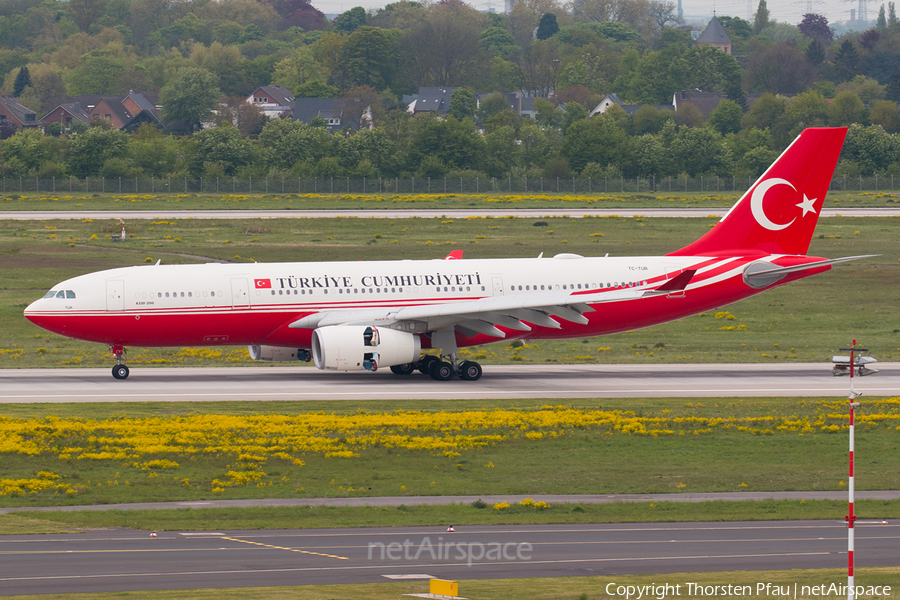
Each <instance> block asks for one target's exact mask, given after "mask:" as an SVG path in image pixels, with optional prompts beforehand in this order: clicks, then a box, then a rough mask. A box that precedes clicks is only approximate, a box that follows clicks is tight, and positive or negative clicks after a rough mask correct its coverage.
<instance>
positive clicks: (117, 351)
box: [109, 344, 129, 379]
mask: <svg viewBox="0 0 900 600" xmlns="http://www.w3.org/2000/svg"><path fill="white" fill-rule="evenodd" d="M109 352H110V354H112V355H113V356H115V357H116V365H115V366H114V367H113V368H112V376H113V377H115V378H116V379H128V374H129V370H128V367H127V366H126V365H125V354H127V353H128V351H127V350H125V346H123V345H121V344H111V345H110V346H109Z"/></svg>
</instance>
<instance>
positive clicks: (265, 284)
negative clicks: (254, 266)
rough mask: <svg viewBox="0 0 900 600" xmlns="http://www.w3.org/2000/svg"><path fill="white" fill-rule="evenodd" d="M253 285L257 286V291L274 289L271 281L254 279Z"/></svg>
mask: <svg viewBox="0 0 900 600" xmlns="http://www.w3.org/2000/svg"><path fill="white" fill-rule="evenodd" d="M253 284H254V285H255V286H256V289H258V290H261V289H269V288H271V287H272V280H271V279H254V280H253Z"/></svg>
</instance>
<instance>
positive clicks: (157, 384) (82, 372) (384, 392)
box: [0, 363, 900, 403]
mask: <svg viewBox="0 0 900 600" xmlns="http://www.w3.org/2000/svg"><path fill="white" fill-rule="evenodd" d="M876 367H877V368H878V369H879V372H878V373H877V374H875V375H872V376H870V377H866V378H864V379H858V380H857V383H856V389H857V390H860V391H862V392H863V393H864V394H866V395H867V396H900V363H878V364H877V365H876ZM848 390H849V381H848V379H847V378H845V377H833V376H832V375H831V364H830V363H778V364H684V365H681V364H665V365H596V364H584V365H486V366H485V367H484V376H483V377H482V378H481V379H480V380H478V381H461V380H458V379H454V380H452V381H447V382H438V381H434V380H432V379H431V378H429V377H426V376H424V375H420V374H419V373H414V374H413V375H410V376H406V377H403V376H397V375H393V374H392V373H391V372H390V371H389V370H387V369H384V370H382V371H379V372H377V373H368V372H360V373H334V372H323V371H319V370H317V369H315V368H313V367H280V366H279V367H182V368H171V367H166V368H151V367H142V366H140V365H131V376H130V377H129V378H128V379H127V380H125V381H121V380H116V379H113V377H112V375H111V374H110V371H109V369H21V370H12V369H5V370H2V371H0V403H13V402H22V403H38V402H67V403H72V402H121V401H129V402H153V401H168V402H172V401H176V402H178V401H194V402H198V401H200V402H202V401H213V400H241V401H248V400H294V401H296V400H357V401H365V400H418V399H421V398H430V399H437V400H461V399H508V398H664V397H679V398H694V397H696V398H706V397H778V396H807V397H808V396H834V397H838V398H840V397H846V395H847V392H848Z"/></svg>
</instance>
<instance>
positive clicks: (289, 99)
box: [247, 85, 294, 119]
mask: <svg viewBox="0 0 900 600" xmlns="http://www.w3.org/2000/svg"><path fill="white" fill-rule="evenodd" d="M247 102H248V103H249V104H253V105H254V106H258V107H259V108H260V109H261V110H262V113H263V115H265V116H267V117H269V118H270V119H278V118H281V117H284V116H291V114H292V113H293V111H294V94H292V93H291V91H290V90H289V89H287V88H286V87H284V86H283V85H263V86H260V87H258V88H256V90H255V91H254V92H253V93H252V94H250V96H249V97H248V98H247Z"/></svg>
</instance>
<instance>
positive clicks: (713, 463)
mask: <svg viewBox="0 0 900 600" xmlns="http://www.w3.org/2000/svg"><path fill="white" fill-rule="evenodd" d="M555 402H558V401H555ZM485 404H490V406H489V407H488V408H485V407H484V405H485ZM0 415H3V416H2V417H0V469H2V473H3V477H2V479H0V506H9V507H11V506H16V507H18V506H21V507H28V506H41V505H78V504H106V503H117V502H146V501H171V500H202V499H210V498H225V499H229V498H231V499H240V498H312V497H367V496H404V495H408V496H419V495H459V494H467V495H469V494H470V495H479V494H524V495H533V496H535V497H536V498H537V499H539V496H540V495H541V494H571V493H587V494H605V493H650V492H654V493H665V492H672V493H677V492H711V491H754V490H842V489H846V452H847V450H846V447H847V438H846V435H845V434H846V429H845V427H846V420H847V417H846V410H845V401H844V400H843V399H840V398H839V399H789V398H776V399H731V400H718V401H716V400H704V401H692V400H689V399H627V400H602V401H601V400H577V401H570V402H569V403H568V404H565V405H559V404H557V405H542V404H540V403H539V402H538V403H535V402H534V401H499V402H490V403H488V402H486V401H483V400H472V401H454V402H453V403H452V406H450V405H448V403H447V402H442V401H428V400H420V401H416V402H409V401H407V402H383V403H380V404H379V403H372V404H367V405H366V407H365V409H360V408H359V404H358V403H357V402H354V401H333V402H322V403H319V405H317V404H316V403H312V402H311V403H306V402H297V403H293V402H258V403H253V402H247V403H229V402H222V403H178V404H177V405H175V404H156V403H148V404H134V403H117V404H112V405H111V404H93V405H92V404H78V405H72V404H60V405H51V404H39V405H2V406H0ZM857 419H858V421H857V448H858V449H859V450H860V452H859V455H858V458H857V461H856V482H857V483H856V485H857V488H858V489H897V488H900V481H898V477H900V475H898V474H900V437H898V435H897V428H898V424H900V399H898V398H894V399H877V398H869V399H866V400H865V401H864V405H863V408H862V409H860V411H859V413H858V416H857ZM622 457H628V460H622V459H621V458H622Z"/></svg>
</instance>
